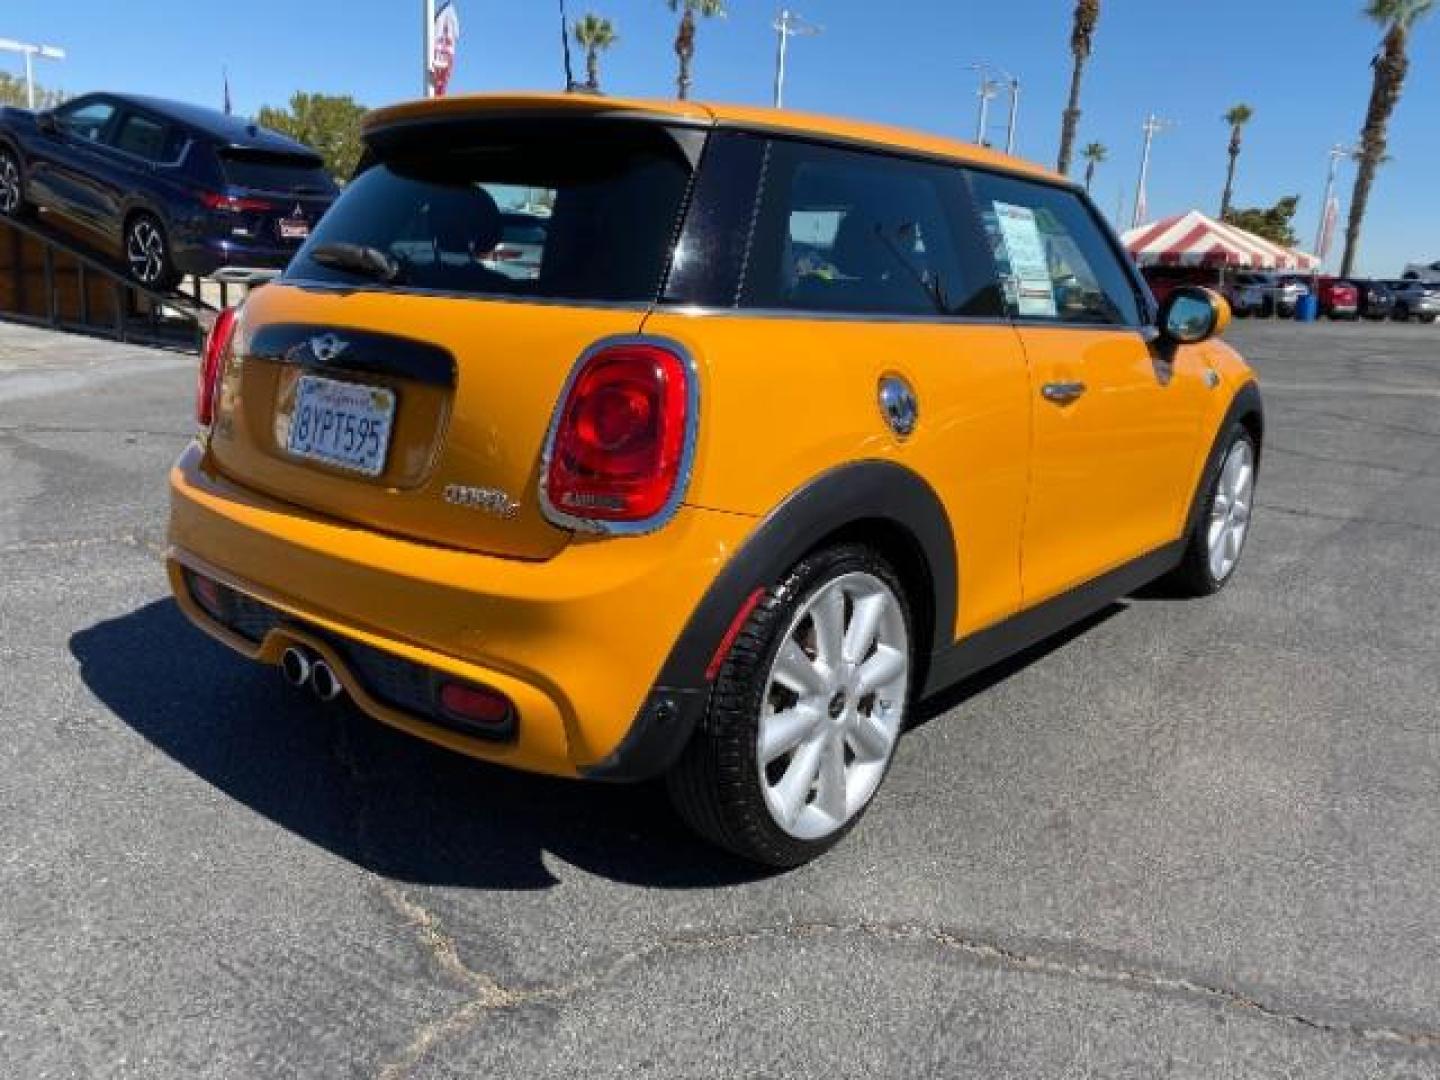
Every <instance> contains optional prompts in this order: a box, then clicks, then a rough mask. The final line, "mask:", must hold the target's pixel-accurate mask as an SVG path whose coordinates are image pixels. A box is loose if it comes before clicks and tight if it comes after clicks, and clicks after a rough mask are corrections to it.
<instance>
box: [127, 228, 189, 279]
mask: <svg viewBox="0 0 1440 1080" xmlns="http://www.w3.org/2000/svg"><path fill="white" fill-rule="evenodd" d="M122 249H123V254H124V257H125V268H126V270H128V271H129V273H130V277H131V279H132V280H134V281H135V282H136V284H138V285H141V286H143V287H145V288H147V289H151V290H153V291H155V292H169V291H170V290H171V289H173V288H174V287H175V286H176V285H177V284H178V283H179V281H180V271H179V270H177V269H176V268H175V259H174V257H173V255H172V254H171V251H170V237H169V236H168V235H167V234H166V232H165V226H164V225H163V224H161V222H160V219H159V218H157V217H156V216H155V215H154V214H151V213H147V212H145V211H141V212H140V213H138V214H132V215H131V216H130V217H129V218H128V219H127V220H126V222H125V236H124V239H123V241H122Z"/></svg>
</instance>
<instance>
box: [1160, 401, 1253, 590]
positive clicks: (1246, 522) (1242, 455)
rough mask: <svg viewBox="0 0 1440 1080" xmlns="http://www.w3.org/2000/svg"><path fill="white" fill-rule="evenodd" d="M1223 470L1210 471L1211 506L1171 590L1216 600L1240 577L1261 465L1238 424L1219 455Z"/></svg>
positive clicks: (1245, 431) (1199, 520)
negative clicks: (1237, 574)
mask: <svg viewBox="0 0 1440 1080" xmlns="http://www.w3.org/2000/svg"><path fill="white" fill-rule="evenodd" d="M1216 460H1218V463H1219V467H1218V469H1214V468H1213V466H1212V469H1213V472H1208V471H1207V477H1208V482H1209V486H1208V488H1207V489H1206V493H1205V503H1204V506H1203V507H1202V509H1201V512H1200V513H1199V514H1198V515H1196V519H1195V524H1194V526H1193V528H1192V529H1191V532H1190V536H1189V537H1188V541H1187V543H1186V546H1185V554H1184V557H1183V558H1182V560H1181V562H1180V565H1179V566H1178V567H1177V568H1176V569H1175V570H1174V571H1173V572H1172V573H1171V574H1170V575H1169V576H1168V577H1167V578H1166V579H1165V581H1164V584H1165V585H1166V586H1168V587H1169V588H1170V591H1172V592H1176V593H1179V594H1181V595H1184V596H1210V595H1211V594H1213V593H1217V592H1219V591H1220V590H1221V589H1223V588H1224V587H1225V585H1226V584H1227V583H1228V582H1229V580H1230V578H1231V577H1232V576H1234V573H1235V568H1236V567H1237V566H1238V565H1239V564H1240V556H1241V554H1242V553H1243V552H1244V550H1245V541H1246V539H1247V538H1248V537H1249V535H1250V516H1251V512H1252V510H1253V507H1254V503H1255V476H1256V467H1257V464H1258V454H1257V453H1256V444H1255V437H1254V436H1253V435H1251V434H1250V432H1249V430H1248V429H1247V428H1246V427H1245V425H1244V424H1240V423H1236V424H1234V425H1233V426H1232V427H1231V428H1230V430H1229V432H1227V434H1226V437H1225V443H1224V444H1223V449H1222V450H1221V452H1220V453H1219V454H1218V455H1217V458H1216Z"/></svg>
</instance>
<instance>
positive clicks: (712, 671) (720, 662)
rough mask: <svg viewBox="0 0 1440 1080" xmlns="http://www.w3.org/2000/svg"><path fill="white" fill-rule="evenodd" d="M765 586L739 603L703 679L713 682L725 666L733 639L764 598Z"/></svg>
mask: <svg viewBox="0 0 1440 1080" xmlns="http://www.w3.org/2000/svg"><path fill="white" fill-rule="evenodd" d="M767 591H768V590H766V588H765V586H763V585H762V586H760V588H758V589H756V590H755V591H754V592H752V593H751V594H750V595H749V596H747V597H746V598H745V602H744V603H743V604H741V605H740V610H739V611H737V612H735V618H733V619H731V620H730V627H729V629H727V630H726V631H725V636H724V637H722V638H721V639H720V644H719V645H717V646H716V647H715V655H714V656H712V657H711V658H710V666H709V667H707V668H706V669H705V681H706V682H714V681H715V677H716V676H717V675H719V674H720V669H721V668H722V667H724V666H725V659H726V657H728V656H729V655H730V649H731V648H732V647H733V646H734V644H735V639H736V638H738V637H739V636H740V631H741V630H743V629H745V621H746V620H747V619H749V618H750V614H751V612H753V611H754V610H755V609H756V608H757V607H759V606H760V601H761V600H763V599H765V593H766V592H767Z"/></svg>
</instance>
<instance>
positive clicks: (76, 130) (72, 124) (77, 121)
mask: <svg viewBox="0 0 1440 1080" xmlns="http://www.w3.org/2000/svg"><path fill="white" fill-rule="evenodd" d="M114 115H115V106H114V105H111V104H110V103H109V102H108V101H90V102H86V103H84V104H79V105H75V106H72V107H68V108H61V109H58V110H57V111H56V113H55V119H56V120H57V121H58V122H59V124H60V126H61V127H63V128H64V129H65V130H66V131H67V132H69V133H70V134H71V135H73V136H75V138H77V139H85V140H87V141H89V142H99V141H100V140H101V139H102V138H103V137H104V135H105V127H106V125H107V124H109V123H110V118H111V117H112V116H114Z"/></svg>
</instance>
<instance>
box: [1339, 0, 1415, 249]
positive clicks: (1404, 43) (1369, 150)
mask: <svg viewBox="0 0 1440 1080" xmlns="http://www.w3.org/2000/svg"><path fill="white" fill-rule="evenodd" d="M1435 4H1436V0H1369V3H1367V4H1366V5H1365V17H1366V18H1368V19H1370V20H1371V21H1372V22H1376V23H1378V24H1379V25H1380V26H1381V27H1383V28H1384V30H1385V39H1384V42H1383V43H1382V45H1381V47H1380V52H1378V53H1377V54H1376V55H1375V58H1374V59H1373V60H1371V61H1370V66H1371V68H1373V69H1374V72H1375V75H1374V84H1373V85H1372V87H1371V89H1370V107H1369V108H1368V109H1367V110H1366V112H1365V127H1364V128H1363V129H1362V130H1361V132H1360V154H1359V158H1358V160H1359V163H1360V166H1359V168H1357V169H1356V170H1355V194H1354V195H1352V196H1351V197H1350V221H1349V224H1347V225H1346V226H1345V257H1344V259H1342V260H1341V262H1340V276H1341V277H1349V276H1350V274H1351V273H1352V272H1353V271H1354V269H1355V257H1356V255H1358V254H1359V249H1360V230H1361V228H1362V226H1363V225H1364V224H1365V211H1366V209H1367V208H1368V206H1369V204H1370V188H1371V187H1372V186H1373V185H1374V183H1375V171H1376V170H1377V169H1378V168H1379V167H1380V165H1381V163H1382V161H1383V160H1384V158H1385V148H1386V144H1387V142H1388V141H1389V128H1390V116H1391V114H1392V113H1394V112H1395V106H1396V105H1397V104H1398V103H1399V101H1400V94H1401V91H1403V90H1404V88H1405V76H1406V74H1407V73H1408V72H1409V70H1410V56H1409V44H1410V31H1411V30H1413V29H1414V28H1415V24H1416V23H1418V22H1419V21H1420V20H1421V19H1423V18H1424V17H1425V16H1426V15H1429V14H1430V13H1431V12H1433V11H1434V10H1435Z"/></svg>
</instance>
